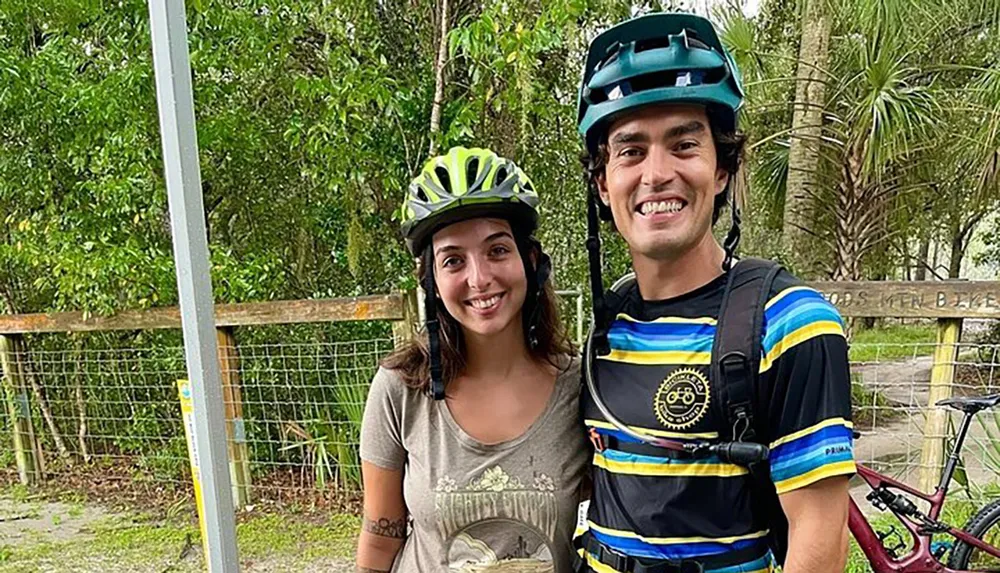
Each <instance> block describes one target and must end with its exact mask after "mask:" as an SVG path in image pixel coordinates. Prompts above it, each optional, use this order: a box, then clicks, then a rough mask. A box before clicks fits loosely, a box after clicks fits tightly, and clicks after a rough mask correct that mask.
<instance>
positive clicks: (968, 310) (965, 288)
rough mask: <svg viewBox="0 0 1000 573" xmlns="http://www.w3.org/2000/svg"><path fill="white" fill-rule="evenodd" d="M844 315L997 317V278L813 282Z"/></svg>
mask: <svg viewBox="0 0 1000 573" xmlns="http://www.w3.org/2000/svg"><path fill="white" fill-rule="evenodd" d="M810 286H812V287H813V288H815V289H816V290H818V291H820V292H821V293H823V296H825V297H826V299H827V300H829V301H830V302H832V303H833V304H834V305H835V306H836V307H837V309H838V310H839V311H840V313H841V315H843V316H845V317H873V318H879V317H895V318H1000V281H920V282H917V281H861V282H832V281H829V282H814V283H810Z"/></svg>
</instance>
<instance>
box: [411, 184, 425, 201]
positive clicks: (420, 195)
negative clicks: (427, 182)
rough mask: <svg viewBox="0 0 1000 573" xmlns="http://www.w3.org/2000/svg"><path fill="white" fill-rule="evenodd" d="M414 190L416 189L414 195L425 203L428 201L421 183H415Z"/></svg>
mask: <svg viewBox="0 0 1000 573" xmlns="http://www.w3.org/2000/svg"><path fill="white" fill-rule="evenodd" d="M413 191H414V195H416V196H417V199H420V200H421V201H423V202H424V203H426V202H427V193H425V192H424V188H423V187H421V186H419V185H414V186H413Z"/></svg>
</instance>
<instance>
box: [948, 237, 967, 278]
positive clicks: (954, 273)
mask: <svg viewBox="0 0 1000 573" xmlns="http://www.w3.org/2000/svg"><path fill="white" fill-rule="evenodd" d="M962 243H964V241H963V237H962V233H958V234H957V235H955V236H954V237H952V238H951V258H949V259H948V278H950V279H957V278H958V276H959V275H960V274H962V257H964V256H965V249H963V248H962Z"/></svg>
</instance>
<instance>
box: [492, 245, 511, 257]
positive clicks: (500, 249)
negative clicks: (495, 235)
mask: <svg viewBox="0 0 1000 573" xmlns="http://www.w3.org/2000/svg"><path fill="white" fill-rule="evenodd" d="M509 252H510V249H508V248H507V247H505V246H503V245H497V246H495V247H493V248H492V249H490V254H491V255H493V256H495V257H499V256H503V255H506V254H507V253H509Z"/></svg>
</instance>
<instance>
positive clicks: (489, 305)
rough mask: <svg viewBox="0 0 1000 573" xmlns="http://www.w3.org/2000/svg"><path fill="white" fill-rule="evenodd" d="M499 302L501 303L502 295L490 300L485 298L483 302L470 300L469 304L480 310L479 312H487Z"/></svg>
mask: <svg viewBox="0 0 1000 573" xmlns="http://www.w3.org/2000/svg"><path fill="white" fill-rule="evenodd" d="M499 301H500V295H494V296H491V297H490V298H485V299H481V300H470V301H469V304H471V305H472V306H473V307H475V308H478V309H479V310H486V309H488V308H492V307H493V305H495V304H496V303H498V302H499Z"/></svg>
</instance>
